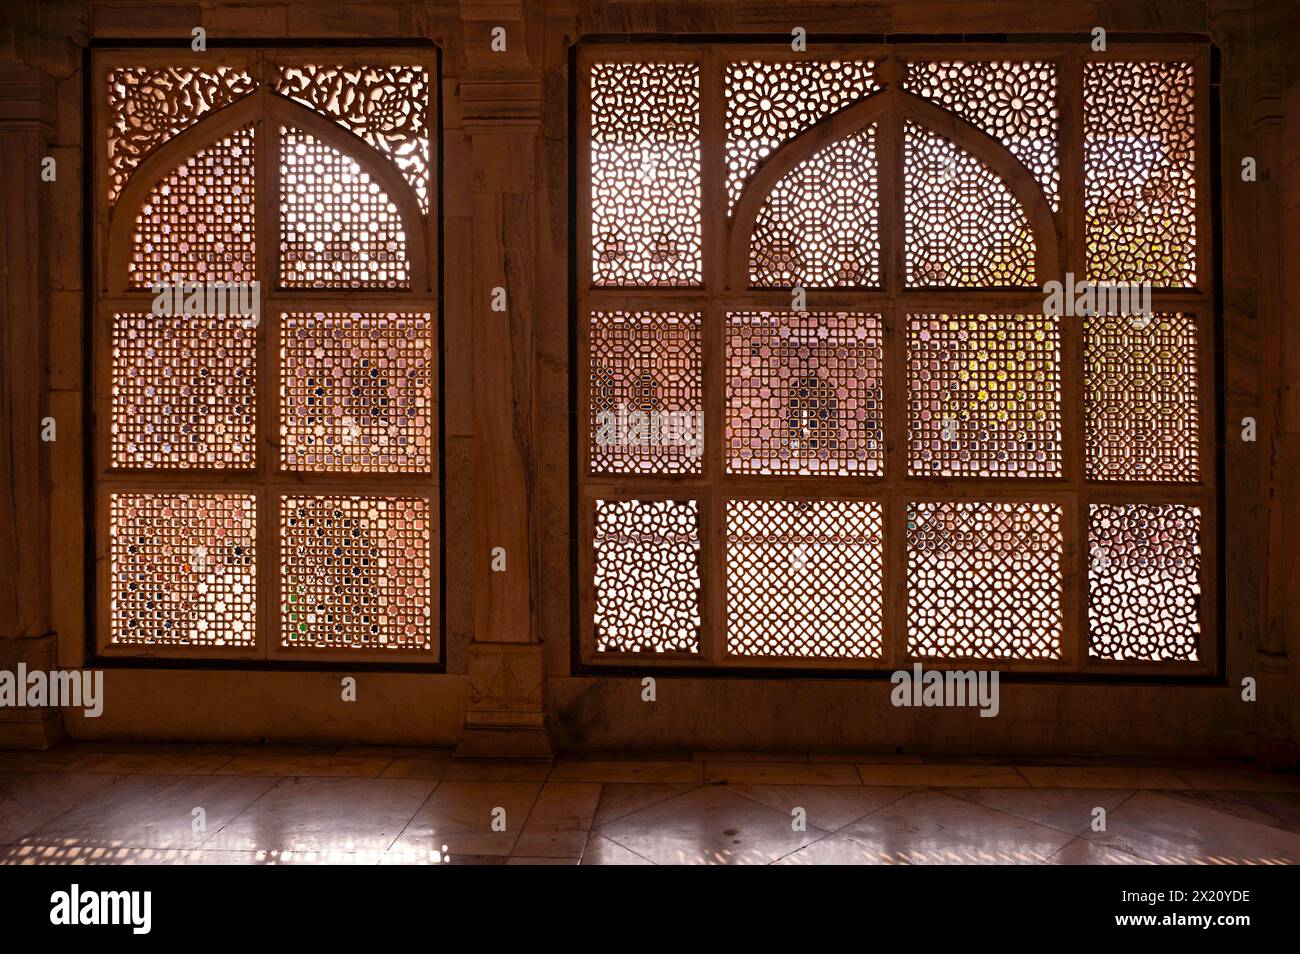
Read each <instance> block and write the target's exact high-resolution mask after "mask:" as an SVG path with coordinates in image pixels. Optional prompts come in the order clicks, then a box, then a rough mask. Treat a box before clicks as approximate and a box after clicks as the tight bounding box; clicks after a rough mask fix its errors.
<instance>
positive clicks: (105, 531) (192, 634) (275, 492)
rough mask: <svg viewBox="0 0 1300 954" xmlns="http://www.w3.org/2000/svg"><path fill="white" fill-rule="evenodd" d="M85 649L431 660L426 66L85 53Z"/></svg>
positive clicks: (361, 55) (292, 55)
mask: <svg viewBox="0 0 1300 954" xmlns="http://www.w3.org/2000/svg"><path fill="white" fill-rule="evenodd" d="M93 64H94V72H93V75H94V93H95V107H94V124H95V125H94V128H95V129H96V131H97V132H96V136H95V143H94V146H95V148H94V153H93V155H94V163H95V166H94V181H95V195H96V205H97V208H98V212H99V217H98V219H97V221H102V222H104V223H106V225H105V227H104V228H103V229H102V230H101V231H99V232H98V233H97V235H96V254H95V262H96V284H95V286H94V287H95V288H96V294H97V305H96V310H95V315H94V319H93V328H92V340H93V343H94V382H95V387H94V391H93V396H92V398H91V400H92V402H93V411H94V419H95V420H96V421H97V422H98V425H99V426H98V429H97V431H96V439H95V447H96V451H95V474H96V481H95V489H94V500H95V507H96V513H97V520H96V527H95V543H96V548H97V557H98V559H97V566H98V577H97V583H96V590H95V599H94V606H95V619H96V633H95V651H96V653H97V654H99V655H101V656H105V657H114V656H115V657H143V656H149V657H168V658H178V659H200V660H204V659H206V660H211V659H239V660H260V661H262V663H263V664H265V665H276V664H279V663H281V662H283V663H292V664H296V665H301V664H302V663H303V662H304V661H309V662H310V661H316V662H320V663H323V664H329V663H343V662H346V663H347V664H348V665H353V664H360V665H362V666H365V665H367V664H385V665H388V664H394V663H396V664H436V663H438V662H439V661H440V656H441V633H440V631H439V624H438V621H439V587H440V577H441V567H440V565H439V552H440V547H439V535H440V533H441V528H440V520H441V505H440V500H441V494H440V488H439V460H438V447H439V427H440V423H439V421H440V414H439V380H438V377H439V355H440V337H441V336H440V331H439V328H440V316H439V314H438V284H437V282H438V276H437V269H436V267H435V263H436V262H437V249H436V247H435V242H436V238H437V228H436V224H437V223H436V221H435V217H436V214H437V191H436V190H437V185H438V183H437V182H436V177H435V176H434V169H435V164H434V157H435V155H436V142H435V141H434V139H433V135H434V132H433V131H434V130H436V129H437V115H436V112H437V102H436V99H435V98H432V97H431V94H430V91H431V90H433V89H436V87H435V85H434V84H435V83H436V82H437V73H436V58H435V56H434V54H433V51H432V50H431V49H429V48H414V47H412V48H399V47H388V48H384V49H375V50H366V49H361V48H349V49H346V50H330V49H312V50H311V51H309V52H306V51H303V50H301V49H299V50H280V49H262V50H254V49H247V48H240V49H228V48H223V49H221V50H220V51H216V50H214V51H210V52H208V53H206V54H202V55H197V54H196V55H193V56H190V55H188V54H177V53H173V52H165V53H164V52H161V51H159V50H156V49H154V50H130V49H112V50H107V49H105V50H96V51H95V53H94V56H93Z"/></svg>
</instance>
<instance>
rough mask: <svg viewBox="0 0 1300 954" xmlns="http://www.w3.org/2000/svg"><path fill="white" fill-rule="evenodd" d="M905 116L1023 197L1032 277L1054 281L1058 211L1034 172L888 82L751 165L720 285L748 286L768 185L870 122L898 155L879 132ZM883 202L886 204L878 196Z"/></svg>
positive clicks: (898, 131)
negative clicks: (1031, 243)
mask: <svg viewBox="0 0 1300 954" xmlns="http://www.w3.org/2000/svg"><path fill="white" fill-rule="evenodd" d="M906 119H911V120H912V121H914V122H915V123H917V124H918V125H920V126H923V127H925V128H926V129H929V130H932V131H933V132H935V133H937V134H938V135H940V136H943V137H945V138H946V139H948V140H949V141H951V142H952V143H953V145H954V146H956V147H957V148H958V149H961V150H963V151H964V152H965V153H967V154H968V155H970V156H972V157H973V158H975V159H977V160H978V161H980V162H981V163H983V164H984V166H985V167H986V168H988V169H989V170H990V171H992V172H993V173H994V174H995V175H996V176H998V178H999V179H1000V180H1001V181H1002V183H1003V184H1004V185H1005V186H1006V188H1007V190H1008V191H1009V192H1010V193H1011V194H1012V195H1013V196H1014V197H1015V199H1016V201H1017V202H1018V203H1019V204H1020V208H1021V209H1022V210H1023V212H1024V214H1025V218H1026V220H1027V221H1028V223H1029V227H1030V229H1031V231H1032V233H1033V236H1034V279H1035V284H1036V285H1039V286H1041V285H1042V284H1043V283H1044V282H1047V281H1051V280H1053V279H1057V280H1059V279H1060V277H1061V272H1062V266H1061V257H1060V254H1061V253H1060V249H1061V238H1060V234H1059V225H1058V221H1057V216H1056V214H1055V213H1053V212H1052V206H1051V203H1050V202H1049V201H1048V199H1047V195H1046V193H1044V191H1043V187H1042V185H1041V184H1040V183H1039V182H1038V179H1037V178H1036V177H1035V176H1034V174H1033V173H1032V172H1031V171H1030V170H1029V169H1028V168H1027V167H1026V166H1025V164H1024V163H1023V162H1021V160H1020V159H1019V157H1017V156H1016V155H1015V154H1014V153H1013V152H1011V150H1009V149H1008V148H1007V147H1006V146H1004V145H1003V144H1002V143H1001V142H1000V141H998V140H997V139H996V138H994V137H993V136H991V135H989V134H988V133H987V132H985V131H984V130H983V129H980V128H979V127H978V126H976V125H975V124H974V123H972V122H970V120H968V119H966V118H965V117H963V116H959V115H957V114H956V113H953V112H950V111H948V110H946V109H944V108H943V107H941V106H937V105H935V104H934V103H931V102H930V101H929V100H926V99H923V98H921V97H920V96H916V95H915V94H913V93H908V92H906V91H904V90H899V89H896V88H894V87H893V86H892V85H890V86H886V87H884V88H882V89H879V90H876V91H875V92H873V93H871V94H870V95H869V96H866V97H864V98H862V99H860V100H858V101H857V102H855V103H853V104H852V105H849V106H846V107H844V108H843V109H841V110H838V111H836V112H834V113H832V114H831V115H829V116H826V117H824V118H823V119H821V120H819V121H817V122H815V123H813V124H812V125H811V126H808V127H807V128H806V129H803V130H802V131H800V132H799V133H798V134H797V135H795V136H794V137H793V138H791V139H788V140H787V141H786V142H784V143H782V144H781V145H780V146H779V147H777V149H776V150H775V151H774V152H772V153H771V154H770V155H769V156H767V158H766V159H764V160H763V161H762V162H761V163H760V164H759V166H758V168H757V169H755V170H754V173H753V175H751V176H750V177H749V179H748V181H746V183H745V187H744V189H743V190H742V192H741V194H740V198H739V199H738V200H737V202H736V206H735V208H734V210H733V212H732V215H731V221H730V222H729V223H728V224H727V238H726V246H725V248H726V255H725V259H724V262H723V281H724V287H726V288H727V289H729V290H732V291H740V290H744V289H747V288H748V287H749V252H750V243H751V241H752V238H753V233H754V225H755V223H756V221H757V219H758V215H759V213H760V212H761V211H762V209H763V206H764V203H765V202H766V201H767V198H768V196H769V195H770V194H771V192H772V189H773V188H775V186H776V185H777V183H779V182H780V181H781V179H782V178H783V177H784V176H785V175H786V174H787V173H789V172H790V171H791V170H793V169H795V168H797V167H798V166H799V164H800V163H802V162H804V161H805V160H807V159H809V158H811V157H812V156H813V155H815V154H816V153H817V152H818V151H820V150H821V149H823V148H825V147H827V146H830V145H832V144H834V143H836V142H840V141H843V140H844V139H846V138H847V137H849V136H851V135H853V134H854V133H857V132H859V131H861V130H863V129H866V128H868V127H870V126H872V125H875V126H876V129H877V140H876V141H877V147H876V155H877V156H884V157H886V159H885V160H883V161H892V158H890V157H893V156H895V155H901V150H895V149H894V148H893V144H892V143H890V142H887V141H885V140H884V139H882V135H881V131H882V130H888V132H887V133H885V135H886V136H892V137H894V138H897V137H901V136H902V135H903V121H904V120H906ZM882 145H883V148H882ZM897 181H898V182H899V188H900V189H901V188H902V182H903V169H902V168H899V169H898V170H897ZM882 199H883V197H882ZM880 206H881V208H882V211H883V206H884V202H883V201H882V202H881V203H880ZM884 220H885V217H884V216H883V215H882V221H884ZM898 240H904V237H903V236H899V237H898ZM887 267H890V264H889V263H888V262H883V261H882V262H881V278H882V284H883V283H884V281H885V279H886V276H885V275H884V269H885V268H887Z"/></svg>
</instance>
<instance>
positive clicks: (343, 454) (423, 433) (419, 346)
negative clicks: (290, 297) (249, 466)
mask: <svg viewBox="0 0 1300 954" xmlns="http://www.w3.org/2000/svg"><path fill="white" fill-rule="evenodd" d="M436 360H437V358H436V355H435V354H434V347H433V321H432V320H431V319H430V317H429V316H428V315H420V314H387V315H385V314H359V313H355V312H354V313H350V314H349V313H342V314H340V313H332V314H319V313H318V314H310V315H308V314H303V315H285V316H284V317H283V319H282V321H281V325H280V399H281V406H280V460H281V464H282V466H283V467H284V468H285V469H286V470H298V471H345V472H349V473H358V472H379V473H384V472H402V473H428V472H429V470H430V469H431V468H432V466H433V433H434V431H433V428H434V414H435V411H436V407H435V399H434V393H433V382H434V372H435V368H436Z"/></svg>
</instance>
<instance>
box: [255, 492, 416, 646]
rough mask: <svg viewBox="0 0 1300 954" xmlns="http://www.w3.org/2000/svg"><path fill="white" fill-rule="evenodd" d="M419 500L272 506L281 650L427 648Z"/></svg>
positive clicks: (313, 500) (301, 500) (305, 501)
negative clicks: (276, 525) (276, 519)
mask: <svg viewBox="0 0 1300 954" xmlns="http://www.w3.org/2000/svg"><path fill="white" fill-rule="evenodd" d="M432 533H433V513H432V510H431V507H430V504H429V500H428V499H427V498H425V497H358V496H347V497H314V496H287V497H284V498H282V499H281V500H280V645H281V646H282V647H283V648H285V649H338V650H360V649H384V650H395V649H407V650H430V649H432V648H433V637H434V634H433V606H432V601H431V589H430V545H431V541H432Z"/></svg>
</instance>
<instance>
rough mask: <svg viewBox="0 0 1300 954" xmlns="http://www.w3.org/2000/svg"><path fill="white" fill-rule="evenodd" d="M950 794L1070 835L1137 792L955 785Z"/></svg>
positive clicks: (1083, 830)
mask: <svg viewBox="0 0 1300 954" xmlns="http://www.w3.org/2000/svg"><path fill="white" fill-rule="evenodd" d="M948 794H949V795H953V796H955V797H957V798H964V799H966V800H967V801H969V802H975V803H976V804H979V805H983V806H984V807H985V808H992V809H995V810H996V811H1000V812H1005V813H1006V814H1008V815H1015V816H1016V817H1017V818H1024V819H1026V820H1027V821H1031V822H1034V823H1035V824H1039V825H1046V826H1047V827H1048V828H1055V829H1056V830H1057V831H1063V832H1065V833H1066V834H1070V835H1080V834H1082V833H1083V832H1085V831H1087V830H1088V829H1089V828H1090V827H1091V826H1092V824H1093V818H1094V810H1095V809H1097V808H1102V809H1105V811H1106V813H1107V814H1109V813H1110V812H1113V811H1114V810H1115V809H1116V808H1118V807H1119V806H1120V805H1122V804H1123V803H1124V800H1125V799H1127V798H1129V797H1130V796H1132V794H1133V792H1131V791H1125V790H1115V789H1091V788H1089V789H1037V788H1032V789H1025V788H954V789H951V790H949V791H948Z"/></svg>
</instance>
